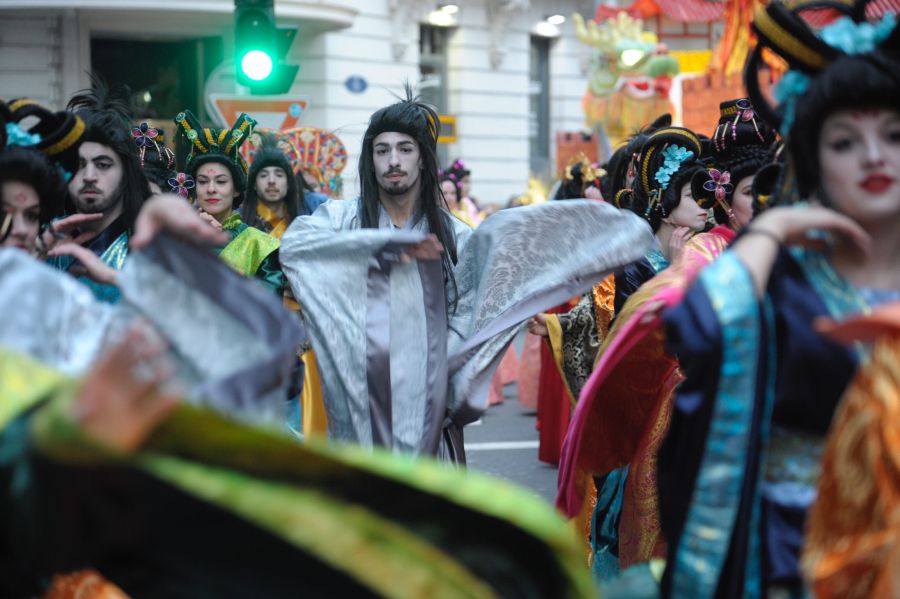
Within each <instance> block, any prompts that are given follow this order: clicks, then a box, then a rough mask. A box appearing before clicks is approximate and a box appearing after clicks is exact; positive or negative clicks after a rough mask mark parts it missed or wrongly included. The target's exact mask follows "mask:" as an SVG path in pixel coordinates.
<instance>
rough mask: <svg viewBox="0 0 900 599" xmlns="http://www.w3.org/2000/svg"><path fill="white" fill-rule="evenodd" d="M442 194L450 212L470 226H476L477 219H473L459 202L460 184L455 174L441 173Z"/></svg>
mask: <svg viewBox="0 0 900 599" xmlns="http://www.w3.org/2000/svg"><path fill="white" fill-rule="evenodd" d="M441 195H442V196H443V197H444V202H445V203H446V204H447V210H449V211H450V214H452V215H453V216H455V217H456V218H458V219H459V220H461V221H462V222H464V223H466V224H467V225H469V226H470V227H472V228H475V221H474V220H472V218H471V217H470V216H469V213H468V212H466V211H465V210H463V208H462V206H461V205H460V203H459V184H458V183H457V182H456V179H454V178H453V175H450V174H443V175H441Z"/></svg>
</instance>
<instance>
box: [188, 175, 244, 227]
mask: <svg viewBox="0 0 900 599" xmlns="http://www.w3.org/2000/svg"><path fill="white" fill-rule="evenodd" d="M195 180H196V187H197V205H198V206H199V207H200V209H201V210H203V211H204V212H206V213H208V214H209V215H210V216H212V217H213V218H215V219H216V220H217V221H219V222H222V221H224V220H225V219H226V218H228V215H229V214H231V210H232V207H233V206H234V198H236V197H237V196H238V195H239V193H238V192H237V191H235V189H234V180H233V179H232V178H231V171H229V170H228V167H227V166H225V165H224V164H221V163H219V162H208V163H206V164H204V165H202V166H201V167H200V168H198V169H197V175H196V177H195Z"/></svg>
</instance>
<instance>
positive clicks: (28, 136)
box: [6, 123, 41, 147]
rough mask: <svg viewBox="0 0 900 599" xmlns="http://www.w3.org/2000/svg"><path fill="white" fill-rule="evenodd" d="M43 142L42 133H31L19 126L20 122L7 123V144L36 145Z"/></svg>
mask: <svg viewBox="0 0 900 599" xmlns="http://www.w3.org/2000/svg"><path fill="white" fill-rule="evenodd" d="M39 143H41V134H40V133H29V132H28V131H26V130H25V129H22V127H20V126H19V123H6V145H8V146H23V147H28V146H36V145H37V144H39Z"/></svg>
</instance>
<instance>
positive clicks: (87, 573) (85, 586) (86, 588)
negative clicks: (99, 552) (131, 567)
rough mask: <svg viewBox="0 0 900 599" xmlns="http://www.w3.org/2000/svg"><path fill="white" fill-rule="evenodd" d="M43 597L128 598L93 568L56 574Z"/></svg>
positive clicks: (78, 598) (53, 598)
mask: <svg viewBox="0 0 900 599" xmlns="http://www.w3.org/2000/svg"><path fill="white" fill-rule="evenodd" d="M43 599H128V595H126V594H125V593H124V591H122V589H120V588H119V587H117V586H116V585H114V584H113V583H111V582H110V581H108V580H106V579H105V578H103V576H101V575H100V573H99V572H97V571H95V570H79V571H77V572H69V573H67V574H57V575H55V576H54V577H53V580H52V581H51V582H50V588H49V589H48V590H47V592H46V593H45V594H44V596H43Z"/></svg>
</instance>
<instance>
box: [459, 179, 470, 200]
mask: <svg viewBox="0 0 900 599" xmlns="http://www.w3.org/2000/svg"><path fill="white" fill-rule="evenodd" d="M459 191H460V193H461V194H462V197H464V198H467V197H469V192H471V191H472V179H471V177H470V176H469V175H465V176H464V177H463V178H462V179H460V180H459Z"/></svg>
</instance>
